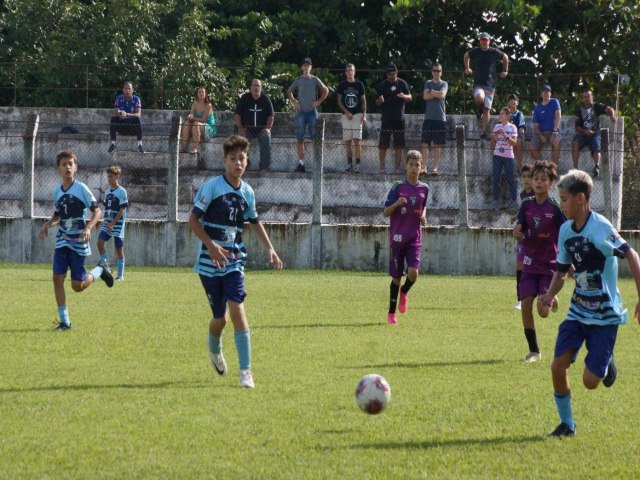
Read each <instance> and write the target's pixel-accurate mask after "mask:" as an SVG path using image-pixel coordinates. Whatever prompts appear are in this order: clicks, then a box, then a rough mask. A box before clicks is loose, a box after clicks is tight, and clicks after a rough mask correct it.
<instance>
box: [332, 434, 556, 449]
mask: <svg viewBox="0 0 640 480" xmlns="http://www.w3.org/2000/svg"><path fill="white" fill-rule="evenodd" d="M546 439H547V437H546V436H544V435H539V436H529V437H498V438H460V439H456V440H425V441H411V442H386V443H361V444H356V445H343V446H341V447H339V448H340V449H345V448H347V449H349V448H352V449H371V448H377V449H380V450H406V449H411V448H414V449H418V450H426V449H430V448H438V447H444V448H447V447H465V446H469V445H478V446H486V445H488V446H492V445H504V444H509V443H515V444H520V443H522V444H526V443H533V442H543V441H545V440H546Z"/></svg>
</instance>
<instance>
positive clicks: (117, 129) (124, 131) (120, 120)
mask: <svg viewBox="0 0 640 480" xmlns="http://www.w3.org/2000/svg"><path fill="white" fill-rule="evenodd" d="M114 107H115V109H116V114H115V116H113V117H111V127H110V129H109V132H110V134H111V145H110V146H109V150H108V151H109V153H111V152H114V151H115V150H116V134H118V133H119V134H120V135H126V136H133V135H135V136H136V137H137V139H138V151H139V152H140V153H144V147H143V146H142V123H141V122H140V117H141V116H142V102H141V101H140V97H138V96H137V95H134V94H133V83H131V82H124V85H123V86H122V93H121V94H120V95H118V96H117V97H116V101H115V103H114Z"/></svg>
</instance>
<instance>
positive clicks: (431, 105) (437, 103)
mask: <svg viewBox="0 0 640 480" xmlns="http://www.w3.org/2000/svg"><path fill="white" fill-rule="evenodd" d="M431 75H432V77H433V78H432V80H427V81H426V82H425V83H424V91H423V93H422V98H424V100H425V105H426V111H425V114H424V122H422V160H423V162H424V165H423V168H424V173H427V165H428V163H429V147H430V146H431V144H432V143H433V168H432V170H431V175H433V176H436V175H438V164H439V163H440V154H441V153H442V146H443V145H444V143H445V137H446V133H447V115H446V110H445V108H446V107H445V97H446V96H447V90H448V88H449V85H448V84H447V82H445V81H444V80H442V78H441V77H442V65H440V64H439V63H434V64H433V67H431Z"/></svg>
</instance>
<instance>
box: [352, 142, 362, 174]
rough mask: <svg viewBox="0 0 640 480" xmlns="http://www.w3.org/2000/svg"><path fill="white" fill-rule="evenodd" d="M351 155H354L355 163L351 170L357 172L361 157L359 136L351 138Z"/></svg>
mask: <svg viewBox="0 0 640 480" xmlns="http://www.w3.org/2000/svg"><path fill="white" fill-rule="evenodd" d="M351 142H352V143H353V156H354V157H356V164H355V166H354V167H353V171H354V172H356V173H358V172H359V171H360V159H361V158H362V144H361V142H360V139H359V138H353V139H352V140H351Z"/></svg>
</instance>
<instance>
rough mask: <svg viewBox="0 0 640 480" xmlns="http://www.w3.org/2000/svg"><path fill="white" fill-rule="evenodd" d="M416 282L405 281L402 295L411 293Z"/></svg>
mask: <svg viewBox="0 0 640 480" xmlns="http://www.w3.org/2000/svg"><path fill="white" fill-rule="evenodd" d="M414 283H416V282H412V281H411V280H409V279H408V278H407V279H406V280H405V281H404V285H402V289H401V290H402V293H409V290H411V287H413V284H414Z"/></svg>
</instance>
